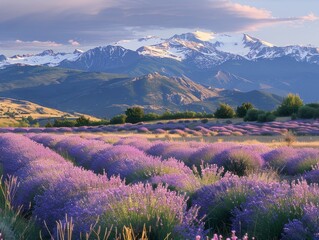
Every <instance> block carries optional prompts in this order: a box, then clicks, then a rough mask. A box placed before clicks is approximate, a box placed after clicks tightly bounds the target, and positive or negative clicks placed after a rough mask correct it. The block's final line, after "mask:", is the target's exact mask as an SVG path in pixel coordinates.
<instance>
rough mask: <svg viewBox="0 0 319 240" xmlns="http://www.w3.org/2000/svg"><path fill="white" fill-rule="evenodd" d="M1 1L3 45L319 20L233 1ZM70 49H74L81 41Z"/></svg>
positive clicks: (253, 27) (113, 38)
mask: <svg viewBox="0 0 319 240" xmlns="http://www.w3.org/2000/svg"><path fill="white" fill-rule="evenodd" d="M0 1H1V6H0V33H1V35H0V41H4V40H9V39H25V40H29V41H32V40H33V39H39V40H42V41H45V40H46V39H50V40H51V41H56V42H65V43H66V42H68V41H69V40H70V39H83V40H84V42H86V43H88V42H89V43H91V42H99V43H101V42H103V41H105V43H108V42H111V41H117V40H120V39H123V38H128V37H131V36H132V35H134V34H135V33H136V32H138V33H141V32H145V31H148V30H156V29H176V28H179V29H203V30H208V31H214V32H239V31H240V32H245V31H249V30H257V29H260V28H262V27H265V26H269V25H275V24H287V23H289V24H290V23H299V24H304V23H305V22H308V21H316V20H318V17H317V16H316V15H315V14H309V15H307V16H291V17H289V18H287V17H285V18H281V17H280V16H279V17H278V16H274V15H273V14H272V13H271V12H270V11H268V10H266V9H261V8H256V7H253V6H249V5H245V4H239V3H238V2H237V1H235V0H233V1H231V0H197V1H195V0H134V1H133V0H68V1H65V0H55V1H44V0H28V1H21V0H0ZM252 2H253V1H252ZM4 19H5V20H4ZM132 29H134V31H135V32H134V31H132ZM69 44H71V45H74V46H76V45H77V41H74V42H73V43H72V42H69Z"/></svg>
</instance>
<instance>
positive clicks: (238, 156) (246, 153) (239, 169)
mask: <svg viewBox="0 0 319 240" xmlns="http://www.w3.org/2000/svg"><path fill="white" fill-rule="evenodd" d="M213 163H214V164H217V165H218V166H222V167H224V169H225V171H229V172H232V173H235V174H237V175H239V176H243V175H245V174H247V173H249V172H251V171H255V170H258V169H260V168H261V167H262V165H263V159H262V157H261V156H260V153H259V152H258V151H254V150H253V149H252V148H250V147H234V148H230V149H228V150H225V151H223V152H222V153H220V154H218V155H217V156H216V157H215V158H214V160H213Z"/></svg>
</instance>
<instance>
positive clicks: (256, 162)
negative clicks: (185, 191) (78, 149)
mask: <svg viewBox="0 0 319 240" xmlns="http://www.w3.org/2000/svg"><path fill="white" fill-rule="evenodd" d="M100 140H105V141H107V140H108V139H107V137H100ZM114 145H129V146H134V147H136V148H139V149H140V150H143V151H145V152H146V153H147V154H149V155H152V156H158V157H161V158H164V159H166V158H175V159H177V160H180V161H182V162H184V163H185V164H186V165H187V166H189V167H192V166H193V165H195V166H197V167H199V166H200V165H201V163H202V162H204V163H208V164H217V165H218V166H220V167H224V168H225V170H228V171H232V172H234V173H236V174H237V175H244V173H245V171H246V170H248V171H249V172H251V171H254V170H258V169H266V168H272V169H274V170H277V171H278V172H279V173H281V174H288V175H296V174H303V173H305V172H308V171H310V170H312V166H314V165H316V164H318V163H319V150H318V149H313V148H299V149H296V148H292V147H279V148H275V149H272V148H270V147H267V146H266V145H264V144H252V145H247V144H235V143H229V142H225V143H199V142H168V141H154V142H149V141H148V140H147V139H145V138H141V137H128V138H122V139H118V140H116V141H115V143H114ZM318 183H319V181H318Z"/></svg>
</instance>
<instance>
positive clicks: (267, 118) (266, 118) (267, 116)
mask: <svg viewBox="0 0 319 240" xmlns="http://www.w3.org/2000/svg"><path fill="white" fill-rule="evenodd" d="M275 120H276V116H275V115H274V114H272V113H271V112H265V113H261V114H259V115H258V118H257V122H272V121H275Z"/></svg>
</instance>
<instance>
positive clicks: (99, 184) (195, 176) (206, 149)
mask: <svg viewBox="0 0 319 240" xmlns="http://www.w3.org/2000/svg"><path fill="white" fill-rule="evenodd" d="M314 125H315V124H314V123H312V127H313V126H314ZM225 128H226V126H225ZM309 128H310V127H309ZM201 130H202V129H201ZM0 163H1V170H2V175H3V176H9V175H10V176H14V177H16V179H17V182H18V183H19V185H18V187H17V189H16V190H15V191H14V192H15V196H14V197H13V196H12V199H10V204H11V205H12V208H11V210H13V209H19V215H21V216H24V217H21V218H23V219H29V220H30V221H32V223H33V224H34V230H33V231H41V234H42V238H43V239H46V238H48V239H55V238H56V239H63V238H61V236H60V235H61V228H63V226H64V227H65V228H66V226H69V225H70V222H69V221H70V219H72V226H73V224H74V227H73V229H72V231H71V233H70V232H69V233H67V232H68V231H66V230H65V233H64V234H65V236H67V235H68V234H69V235H70V236H72V237H73V238H72V239H103V237H102V236H104V235H106V234H108V238H109V239H118V238H117V236H118V233H117V231H120V232H121V229H123V227H125V226H126V227H127V226H131V227H132V229H133V230H134V232H135V233H136V235H139V234H142V232H143V230H145V228H144V227H146V228H147V229H149V228H150V229H151V230H150V231H149V233H148V239H199V237H201V239H205V237H206V236H210V237H214V238H213V239H219V238H220V237H218V235H215V236H214V234H215V233H218V234H222V235H223V236H224V237H231V232H232V231H235V232H233V237H232V239H236V238H235V235H237V236H238V237H240V238H241V239H251V237H255V238H256V239H319V235H318V234H319V187H318V184H319V149H315V148H292V147H287V146H285V147H278V148H271V147H268V146H267V145H265V144H253V145H252V144H250V145H247V144H239V143H231V142H222V143H205V142H195V141H189V142H170V141H161V140H155V141H150V140H148V139H147V138H144V137H140V136H131V137H120V136H116V135H95V134H92V133H91V134H76V133H69V134H58V133H25V134H18V133H4V134H2V135H1V136H0ZM12 192H13V191H12ZM11 195H12V194H9V196H11ZM2 214H3V215H4V213H2ZM66 216H67V218H66ZM29 220H28V221H29ZM21 221H22V220H21ZM11 222H12V221H11ZM57 222H59V224H58V225H57ZM2 224H3V225H4V226H9V228H10V224H11V223H10V221H3V223H2ZM11 225H12V224H11ZM11 228H12V227H11ZM0 229H3V227H1V226H0ZM13 229H15V228H14V227H13ZM97 229H100V231H98V230H97ZM2 231H4V230H2ZM57 232H59V233H57ZM63 232H64V231H63ZM85 233H88V234H87V236H85ZM4 234H5V235H7V236H8V235H9V234H8V233H4ZM11 234H12V235H14V234H15V233H14V232H12V233H11ZM50 234H51V235H50ZM245 234H247V235H245ZM62 235H63V234H62ZM30 236H31V235H30ZM30 236H29V239H32V238H33V239H34V236H33V237H31V238H30ZM140 236H141V235H140ZM21 238H22V239H28V238H27V237H26V236H23V237H21V236H20V239H21ZM5 239H7V238H5ZM64 239H68V238H67V237H65V238H64ZM105 239H106V238H105Z"/></svg>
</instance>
